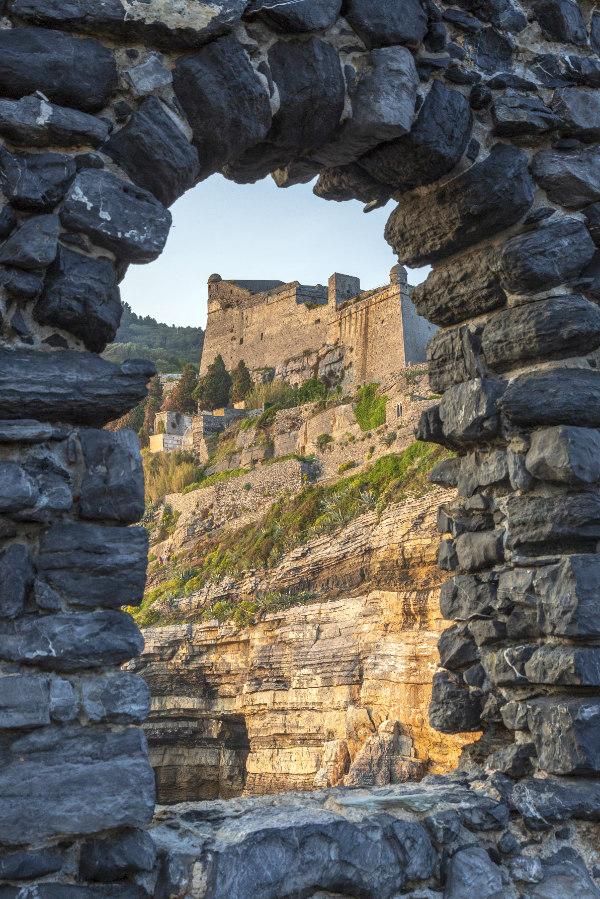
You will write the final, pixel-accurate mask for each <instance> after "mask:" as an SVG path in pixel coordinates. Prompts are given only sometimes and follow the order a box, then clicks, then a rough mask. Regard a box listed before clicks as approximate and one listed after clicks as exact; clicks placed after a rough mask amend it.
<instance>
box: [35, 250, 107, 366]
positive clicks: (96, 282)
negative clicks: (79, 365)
mask: <svg viewBox="0 0 600 899" xmlns="http://www.w3.org/2000/svg"><path fill="white" fill-rule="evenodd" d="M121 313H122V307H121V295H120V293H119V288H118V287H117V277H116V271H115V266H114V264H113V263H112V262H111V260H110V259H107V258H106V257H99V258H95V259H94V258H91V257H90V256H84V255H83V254H82V253H78V252H76V251H75V250H71V249H68V248H67V247H65V246H63V245H62V244H60V245H59V246H58V254H57V256H56V258H55V260H54V262H53V263H52V264H51V266H50V268H49V269H48V272H47V274H46V280H45V284H44V289H43V291H42V294H41V296H40V297H39V299H38V301H37V303H36V305H35V307H34V310H33V317H34V318H35V320H36V321H37V322H39V323H40V324H41V325H50V326H53V327H55V328H60V329H61V330H63V331H69V332H70V333H71V334H74V335H75V337H79V339H80V340H82V341H83V343H84V344H85V345H86V347H87V348H88V349H89V350H92V351H93V352H96V353H100V352H102V350H104V348H105V347H106V345H107V344H108V343H110V342H111V341H112V340H114V338H115V335H116V333H117V329H118V327H119V322H120V321H121Z"/></svg>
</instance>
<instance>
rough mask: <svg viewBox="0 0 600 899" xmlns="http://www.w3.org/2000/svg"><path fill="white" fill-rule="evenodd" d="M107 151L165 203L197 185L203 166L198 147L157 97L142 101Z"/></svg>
mask: <svg viewBox="0 0 600 899" xmlns="http://www.w3.org/2000/svg"><path fill="white" fill-rule="evenodd" d="M105 152H106V153H107V154H108V155H109V156H110V157H111V158H112V159H114V161H115V162H116V163H117V164H118V165H119V166H120V167H121V168H122V169H123V170H124V171H125V172H127V174H128V175H129V177H130V178H131V180H132V181H134V182H135V183H136V184H139V186H140V187H143V188H145V189H146V190H149V191H150V192H151V193H153V194H154V196H155V197H157V198H158V199H159V200H160V201H161V203H164V204H165V206H170V205H171V203H174V202H175V200H176V199H177V198H178V197H180V196H181V195H182V194H184V193H185V191H186V190H188V189H189V188H190V187H192V186H193V185H194V183H195V181H196V178H197V175H198V172H199V168H200V163H199V160H198V151H197V149H196V148H195V147H193V146H192V145H191V144H190V143H189V141H188V139H187V138H186V136H185V135H184V133H183V132H182V131H181V129H180V128H179V127H178V126H177V125H176V124H175V123H174V121H173V119H172V118H171V116H170V115H169V114H168V113H167V112H166V111H165V109H164V108H163V106H162V104H161V102H160V101H159V100H158V99H157V98H156V97H150V98H149V99H148V100H146V101H145V102H144V103H142V105H141V106H140V107H139V109H138V110H137V111H136V112H134V114H133V115H132V117H131V118H130V120H129V122H128V123H127V125H125V127H124V128H122V129H121V130H120V131H118V132H117V133H116V134H115V135H114V136H113V137H111V139H110V140H109V142H108V143H107V144H106V147H105Z"/></svg>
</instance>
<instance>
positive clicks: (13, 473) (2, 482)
mask: <svg viewBox="0 0 600 899" xmlns="http://www.w3.org/2000/svg"><path fill="white" fill-rule="evenodd" d="M38 498H39V488H38V485H37V484H36V482H35V480H34V478H32V477H31V476H30V475H29V474H28V473H27V472H26V471H25V470H24V469H23V468H22V467H21V466H20V465H19V463H18V462H0V513H3V514H6V513H7V512H8V513H9V514H14V513H16V512H21V511H23V510H24V509H29V508H31V507H32V506H35V504H36V502H37V501H38ZM24 549H25V547H23V550H24ZM23 550H19V552H23ZM15 552H16V551H15ZM15 558H16V557H15ZM8 564H9V565H10V561H8Z"/></svg>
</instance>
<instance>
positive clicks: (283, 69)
mask: <svg viewBox="0 0 600 899" xmlns="http://www.w3.org/2000/svg"><path fill="white" fill-rule="evenodd" d="M269 65H270V67H271V75H272V76H273V80H274V81H275V83H276V85H277V88H278V90H279V97H280V104H281V105H280V107H279V110H278V112H277V113H276V114H275V116H274V117H273V125H272V127H271V130H270V132H269V135H268V140H270V141H272V142H273V143H275V145H276V146H277V147H290V148H293V149H294V150H295V151H297V150H307V149H312V148H316V147H320V146H322V145H323V144H326V143H327V142H328V141H330V140H331V139H332V137H333V136H334V133H335V131H336V129H337V127H338V125H339V121H340V117H341V115H342V112H343V109H344V96H345V85H344V77H343V74H342V69H341V66H340V59H339V56H338V54H337V51H336V50H334V49H333V47H331V46H330V45H329V44H326V43H325V42H324V41H321V40H318V39H317V38H314V37H311V38H309V39H308V40H307V41H277V43H276V44H275V45H274V46H273V47H271V49H270V50H269Z"/></svg>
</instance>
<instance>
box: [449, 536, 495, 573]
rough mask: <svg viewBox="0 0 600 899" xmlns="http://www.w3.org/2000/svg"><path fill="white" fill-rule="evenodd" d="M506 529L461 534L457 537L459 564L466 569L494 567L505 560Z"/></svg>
mask: <svg viewBox="0 0 600 899" xmlns="http://www.w3.org/2000/svg"><path fill="white" fill-rule="evenodd" d="M503 537H504V531H483V532H482V533H480V534H461V535H460V537H457V538H456V555H457V556H458V564H459V566H460V568H462V569H464V570H465V571H481V570H482V569H483V568H492V567H493V566H494V565H498V564H500V562H502V561H503V560H504V548H503Z"/></svg>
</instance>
